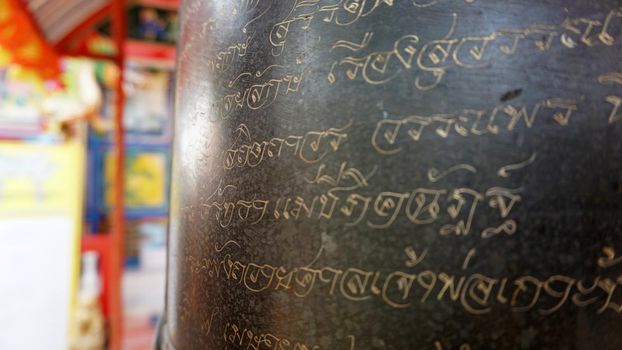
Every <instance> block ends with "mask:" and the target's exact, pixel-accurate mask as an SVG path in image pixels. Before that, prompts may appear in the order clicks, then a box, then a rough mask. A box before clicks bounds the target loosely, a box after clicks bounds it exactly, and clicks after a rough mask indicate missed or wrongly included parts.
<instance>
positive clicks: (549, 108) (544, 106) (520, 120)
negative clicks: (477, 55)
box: [371, 98, 616, 155]
mask: <svg viewBox="0 0 622 350" xmlns="http://www.w3.org/2000/svg"><path fill="white" fill-rule="evenodd" d="M613 102H616V101H613ZM578 108H579V107H578V101H577V100H576V99H568V98H549V99H546V100H541V101H538V102H536V103H535V104H533V105H531V106H528V105H518V104H502V105H498V106H496V107H494V108H492V109H488V110H472V109H464V110H461V111H458V112H453V113H448V114H433V115H425V116H419V115H410V116H407V117H405V118H402V119H390V118H388V119H382V120H381V121H379V122H378V123H376V128H375V129H374V132H373V133H372V136H371V144H372V146H373V147H374V149H375V150H376V151H377V152H378V153H380V154H383V155H391V154H396V153H399V152H401V151H402V150H403V148H404V147H403V144H404V142H418V141H420V140H421V139H422V137H424V135H425V134H426V133H429V134H431V135H433V136H435V137H440V138H448V137H449V136H451V135H456V136H460V137H473V136H481V135H486V134H491V135H498V134H499V133H500V132H501V131H503V130H507V131H513V130H515V129H520V128H526V129H531V128H533V127H534V125H535V124H536V123H538V122H542V123H545V122H547V121H548V120H552V121H553V122H554V123H556V124H558V125H559V126H561V127H563V126H566V125H567V124H568V123H569V122H570V120H571V117H572V115H573V113H574V112H576V111H577V110H578ZM610 122H611V117H610Z"/></svg>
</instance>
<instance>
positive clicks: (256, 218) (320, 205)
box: [202, 163, 522, 239]
mask: <svg viewBox="0 0 622 350" xmlns="http://www.w3.org/2000/svg"><path fill="white" fill-rule="evenodd" d="M374 173H375V169H373V170H372V171H369V172H363V171H360V170H358V169H356V168H353V167H349V166H348V165H347V163H342V164H341V166H340V167H339V170H338V171H337V175H336V176H335V175H328V174H323V168H322V167H320V168H319V170H318V172H317V175H316V176H315V177H314V178H311V179H309V178H305V180H306V181H307V182H308V183H311V184H318V185H320V184H321V185H326V186H328V187H330V188H329V189H328V190H327V191H325V192H323V193H321V194H318V195H315V196H312V197H303V196H291V197H279V198H277V199H276V200H274V199H267V198H257V197H256V196H254V197H252V198H248V199H231V198H229V195H228V193H232V192H231V191H221V192H218V193H217V194H215V195H213V196H210V197H209V198H208V199H206V200H205V201H204V202H203V204H202V205H203V207H204V210H205V212H203V213H202V215H205V216H206V217H207V218H208V219H211V220H214V221H215V222H216V223H217V224H218V225H220V226H221V227H229V226H231V225H234V224H236V225H237V224H242V223H245V224H250V225H255V224H258V223H259V222H262V221H264V220H274V221H288V220H292V221H297V220H308V219H313V220H321V221H330V220H339V222H342V224H343V225H345V226H354V225H359V224H362V225H366V226H368V227H371V228H374V229H386V228H389V227H391V226H392V225H393V224H394V223H395V222H396V221H397V220H407V222H410V223H411V224H413V225H430V224H437V225H438V226H439V229H438V233H439V234H440V235H442V236H447V235H453V236H466V235H469V234H471V232H472V231H473V230H474V229H475V226H476V223H477V218H478V217H479V216H480V215H481V216H486V217H487V218H488V220H489V221H490V219H491V218H492V215H493V214H496V216H497V217H498V220H499V221H498V223H496V224H495V225H493V226H487V227H485V228H483V229H480V230H479V232H478V234H479V236H480V237H481V238H484V239H486V238H491V237H493V236H497V235H514V234H515V233H516V232H517V229H518V224H517V222H516V221H515V220H514V219H512V218H511V215H510V214H511V212H512V210H513V209H514V208H515V207H516V206H517V205H518V203H520V202H521V201H522V189H520V188H518V189H511V188H505V187H500V186H496V187H491V188H488V189H487V190H484V191H476V190H474V189H471V188H466V187H458V188H442V187H441V188H439V187H418V188H415V189H413V190H411V191H407V192H401V191H391V190H387V191H382V192H377V193H375V194H368V193H367V191H365V190H366V189H367V188H368V187H369V179H370V178H371V177H372V176H373V174H374Z"/></svg>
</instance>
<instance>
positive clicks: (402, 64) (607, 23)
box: [327, 8, 622, 90]
mask: <svg viewBox="0 0 622 350" xmlns="http://www.w3.org/2000/svg"><path fill="white" fill-rule="evenodd" d="M451 19H452V22H451V24H449V30H448V33H447V34H446V35H445V36H444V37H442V38H438V39H435V40H427V41H424V40H421V38H420V37H419V35H417V33H411V34H408V35H404V36H402V37H400V38H398V39H397V40H395V42H394V43H393V44H392V45H390V49H389V50H386V51H384V50H383V51H376V52H372V53H369V54H363V55H358V56H345V57H342V58H339V59H337V60H335V61H334V62H333V63H331V64H330V70H329V73H328V76H327V78H328V81H329V82H330V83H331V84H332V83H335V82H336V81H337V80H338V79H339V78H340V77H345V78H347V79H349V80H355V79H358V78H361V79H363V80H364V81H365V82H366V83H368V84H372V85H378V84H385V83H387V82H389V81H391V80H393V79H394V78H396V77H397V76H399V75H401V74H402V73H403V72H406V71H411V70H413V71H415V72H416V77H415V80H414V86H415V87H416V88H417V89H419V90H430V89H433V88H435V87H436V86H438V84H439V83H440V82H441V81H442V80H443V78H444V77H445V74H446V72H447V71H448V70H449V69H452V68H463V69H477V68H483V67H486V66H488V65H489V64H490V60H491V58H492V57H494V55H497V54H499V53H500V54H503V55H507V56H511V55H514V54H516V53H517V52H521V53H522V52H524V51H525V49H526V48H527V47H532V48H534V49H536V50H538V51H549V50H550V49H551V47H552V46H553V45H554V44H555V43H556V42H558V41H559V42H561V44H562V46H563V47H565V48H575V47H578V46H579V45H583V46H587V47H593V46H596V45H605V46H612V45H613V44H614V43H615V41H616V38H615V37H613V35H612V34H611V33H612V32H613V31H612V27H613V26H614V25H617V26H619V25H620V22H621V21H622V8H616V9H613V10H610V11H609V12H608V13H607V14H606V15H604V16H603V17H602V18H597V19H591V18H583V17H581V18H568V19H566V20H565V21H564V22H563V23H562V24H534V25H531V26H529V27H526V28H521V29H501V30H497V31H494V32H491V33H490V34H487V35H469V36H462V37H454V31H455V27H456V21H457V15H455V14H454V15H453V17H452V18H451ZM371 34H373V33H371ZM340 41H344V40H343V39H341V40H340ZM367 44H369V43H368V42H367V43H366V46H367ZM527 45H528V46H527Z"/></svg>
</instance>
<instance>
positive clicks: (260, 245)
mask: <svg viewBox="0 0 622 350" xmlns="http://www.w3.org/2000/svg"><path fill="white" fill-rule="evenodd" d="M182 3H183V4H182V34H181V40H180V43H179V49H178V69H177V75H178V81H177V91H176V93H177V96H176V140H175V156H174V170H173V176H172V194H171V196H172V198H171V203H172V204H171V206H172V209H171V224H170V237H169V246H170V248H169V255H168V259H169V260H168V261H169V267H168V282H167V307H166V318H165V320H164V323H163V325H162V335H163V339H162V341H163V345H162V348H164V349H178V350H192V349H216V350H221V349H254V350H258V349H261V350H264V349H279V350H312V349H321V350H325V349H330V350H335V349H336V350H354V349H356V350H360V349H363V350H366V349H374V350H375V349H404V350H406V349H415V350H416V349H429V350H444V349H460V350H467V349H472V350H475V349H590V350H592V349H622V322H621V320H622V315H621V312H622V275H620V273H621V272H622V237H621V230H622V215H621V214H622V213H621V210H620V209H621V199H622V108H620V107H621V105H622V60H621V58H622V57H621V55H620V53H621V49H622V7H621V5H622V3H621V2H620V1H618V0H599V1H592V0H506V1H483V0H294V1H292V0H288V1H285V0H188V1H183V2H182Z"/></svg>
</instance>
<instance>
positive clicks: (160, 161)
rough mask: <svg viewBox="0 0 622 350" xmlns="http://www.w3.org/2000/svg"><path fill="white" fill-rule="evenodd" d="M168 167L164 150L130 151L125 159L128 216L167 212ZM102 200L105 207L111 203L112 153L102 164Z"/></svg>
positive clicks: (141, 149) (136, 149)
mask: <svg viewBox="0 0 622 350" xmlns="http://www.w3.org/2000/svg"><path fill="white" fill-rule="evenodd" d="M168 165H169V159H168V154H167V153H166V151H164V150H161V149H156V148H153V149H150V148H144V149H143V148H134V149H132V148H130V149H128V150H127V153H126V158H125V207H126V210H127V211H128V213H134V214H139V213H141V214H157V213H160V212H162V213H166V210H167V208H168V195H167V193H168V181H169V176H168V171H167V169H168ZM104 169H105V170H104V171H105V173H104V176H105V182H104V199H105V204H106V206H107V207H110V206H111V204H112V200H113V188H114V187H113V185H112V184H113V181H112V179H113V177H114V169H115V167H114V154H113V153H112V152H110V153H107V154H106V157H105V162H104Z"/></svg>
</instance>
